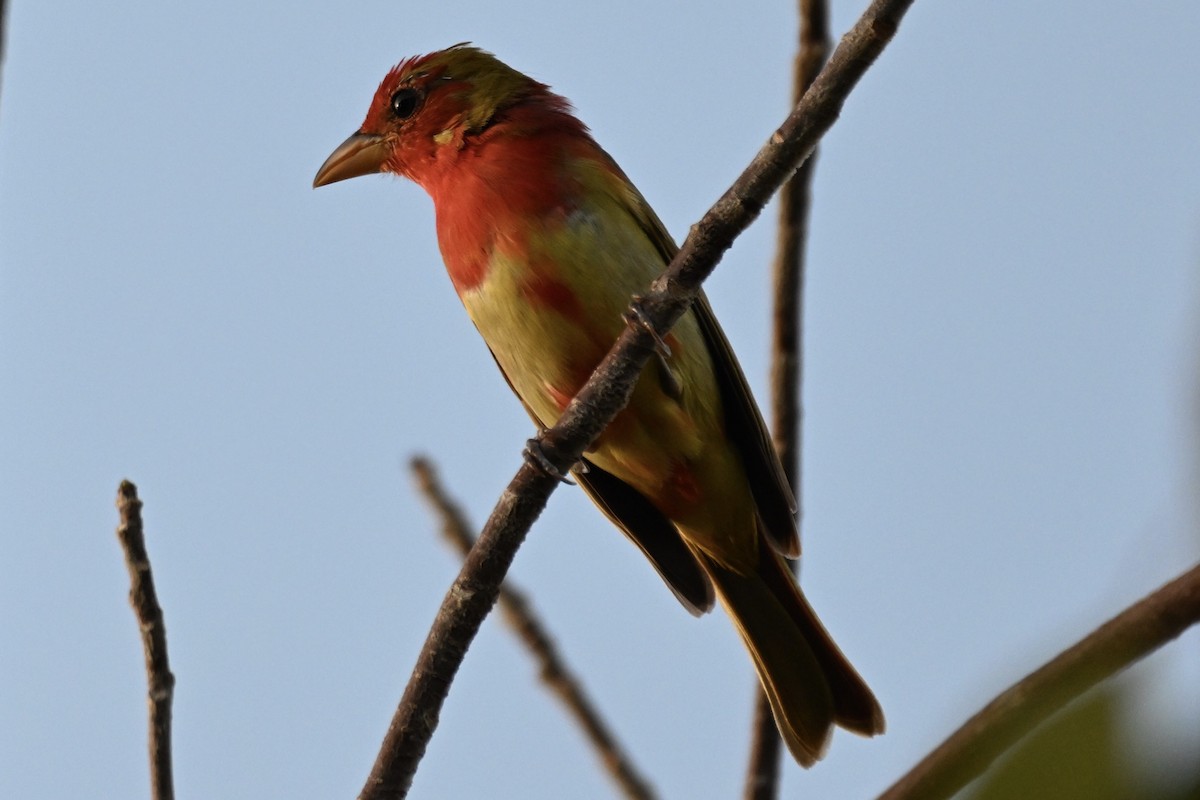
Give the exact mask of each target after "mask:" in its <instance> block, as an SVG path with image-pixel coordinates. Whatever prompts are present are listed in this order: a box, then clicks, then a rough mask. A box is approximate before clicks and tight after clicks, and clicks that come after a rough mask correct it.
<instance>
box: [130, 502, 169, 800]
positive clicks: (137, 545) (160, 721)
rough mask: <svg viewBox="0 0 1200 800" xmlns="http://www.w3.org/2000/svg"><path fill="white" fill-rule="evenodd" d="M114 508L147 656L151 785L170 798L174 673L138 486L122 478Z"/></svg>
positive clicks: (159, 798)
mask: <svg viewBox="0 0 1200 800" xmlns="http://www.w3.org/2000/svg"><path fill="white" fill-rule="evenodd" d="M117 510H118V511H119V512H120V514H121V524H120V525H119V526H117V538H118V539H119V540H120V541H121V548H122V549H123V550H124V551H125V565H126V566H127V567H128V568H129V583H130V589H129V604H130V605H131V606H133V613H134V614H135V615H136V616H137V621H138V630H139V631H141V634H142V650H143V652H144V654H145V657H146V681H147V683H148V684H149V696H148V698H147V702H148V705H149V707H150V786H151V792H152V795H151V796H152V797H153V798H154V800H172V798H174V797H175V789H174V787H173V786H172V779H171V700H172V699H173V698H174V696H175V676H174V675H172V674H171V665H170V662H169V661H168V660H167V628H166V624H165V623H164V622H163V613H162V608H161V607H160V606H159V605H158V595H157V593H156V592H155V591H154V575H153V574H151V572H150V556H148V555H147V554H146V539H145V537H144V535H143V532H142V501H141V500H139V499H138V496H137V487H136V486H134V485H133V484H132V483H131V482H129V481H121V485H120V486H119V487H118V488H117Z"/></svg>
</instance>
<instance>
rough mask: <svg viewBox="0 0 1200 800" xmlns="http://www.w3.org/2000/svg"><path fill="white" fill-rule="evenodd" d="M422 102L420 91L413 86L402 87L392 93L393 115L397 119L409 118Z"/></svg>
mask: <svg viewBox="0 0 1200 800" xmlns="http://www.w3.org/2000/svg"><path fill="white" fill-rule="evenodd" d="M420 104H421V93H420V92H418V91H417V90H416V89H413V88H411V87H408V88H404V89H401V90H400V91H398V92H396V93H395V94H394V95H392V116H393V117H395V118H396V119H408V118H409V117H411V116H412V115H413V114H414V113H415V112H416V110H417V106H419V105H420Z"/></svg>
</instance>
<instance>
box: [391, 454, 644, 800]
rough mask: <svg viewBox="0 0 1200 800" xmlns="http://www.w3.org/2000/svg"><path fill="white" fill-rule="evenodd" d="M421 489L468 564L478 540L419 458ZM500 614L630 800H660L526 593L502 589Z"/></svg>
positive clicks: (416, 461) (414, 465) (416, 460)
mask: <svg viewBox="0 0 1200 800" xmlns="http://www.w3.org/2000/svg"><path fill="white" fill-rule="evenodd" d="M410 466H411V467H412V471H413V476H414V477H415V478H416V480H417V486H418V487H419V488H420V490H421V493H422V494H423V495H425V498H426V500H428V501H429V504H430V505H431V506H433V508H434V510H435V511H436V512H437V514H438V516H439V517H440V518H441V520H442V535H443V536H444V537H445V539H446V540H447V541H448V542H449V543H450V545H451V546H452V547H454V549H455V550H457V551H458V553H459V555H460V556H462V557H463V558H466V556H467V553H469V552H470V551H471V547H472V545H474V544H475V536H474V535H473V534H472V533H471V526H470V525H469V524H468V523H467V519H466V516H465V515H464V514H463V512H462V509H461V508H460V507H459V506H458V504H457V503H455V502H454V501H453V500H452V499H451V498H450V497H449V496H448V495H447V494H446V492H445V490H444V489H443V488H442V486H441V484H440V482H439V481H438V478H437V473H436V472H435V471H434V468H433V465H432V464H430V463H429V461H428V460H427V459H425V458H421V457H417V458H414V459H413V460H412V462H411V464H410ZM498 603H499V606H500V614H501V616H502V617H503V618H504V621H505V622H506V623H508V626H509V627H510V628H512V630H513V632H514V633H515V634H516V635H517V638H518V639H520V640H521V642H522V643H523V644H524V645H525V647H527V648H528V649H529V652H530V653H532V654H533V657H534V659H535V660H536V661H537V663H538V665H539V667H540V675H541V679H542V681H543V682H544V683H545V684H546V686H547V687H548V688H549V689H550V691H551V692H553V693H554V694H555V695H556V696H557V697H558V699H559V700H560V701H561V702H562V704H563V705H564V706H566V708H567V712H568V713H569V714H570V715H571V717H573V718H574V720H575V722H576V723H577V724H578V725H579V727H580V728H581V729H583V733H584V735H585V736H586V737H587V740H588V742H589V743H590V744H591V745H592V747H593V748H594V749H595V751H596V753H597V755H599V757H600V762H601V763H602V764H603V765H604V768H605V770H606V771H607V772H608V773H609V775H610V776H611V777H612V779H613V780H614V781H615V782H616V784H617V786H619V787H620V789H621V792H622V793H623V794H624V795H625V797H627V798H629V800H654V797H655V794H654V790H653V789H652V788H651V787H650V783H649V782H648V781H647V780H646V779H645V778H644V777H642V776H641V774H639V772H638V770H637V768H636V767H635V766H634V765H633V762H632V761H631V760H630V759H629V757H628V756H627V755H626V754H625V751H624V749H623V748H622V747H621V745H620V744H618V743H617V739H616V736H615V735H614V734H613V733H612V731H611V730H609V727H608V725H607V724H606V723H605V722H604V719H603V718H602V717H601V716H600V712H599V711H598V710H596V707H595V705H594V704H593V703H592V701H591V699H589V698H588V696H587V692H585V691H584V689H583V685H582V684H581V683H580V682H579V679H578V678H577V677H575V675H574V674H573V673H572V672H571V670H570V669H569V668H568V667H567V665H566V663H565V662H564V661H563V659H562V657H561V656H560V655H559V653H558V648H556V647H555V645H554V640H553V638H552V637H551V636H550V634H549V632H548V631H547V630H546V627H545V625H543V624H542V622H541V620H539V619H538V618H537V616H536V615H535V614H534V612H533V608H532V606H531V605H530V603H529V601H528V600H527V599H526V597H525V595H524V593H522V592H520V591H518V590H517V589H515V588H513V587H512V585H511V583H510V582H508V581H506V582H505V583H503V584H501V586H500V599H499V601H498Z"/></svg>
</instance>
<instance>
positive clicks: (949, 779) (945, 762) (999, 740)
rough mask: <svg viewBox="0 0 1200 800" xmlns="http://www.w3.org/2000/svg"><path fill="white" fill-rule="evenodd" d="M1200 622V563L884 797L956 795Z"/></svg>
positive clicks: (965, 729)
mask: <svg viewBox="0 0 1200 800" xmlns="http://www.w3.org/2000/svg"><path fill="white" fill-rule="evenodd" d="M1197 622H1200V564H1197V565H1196V566H1194V567H1192V568H1191V569H1190V570H1188V571H1187V572H1185V573H1184V574H1183V575H1181V576H1179V577H1178V578H1176V579H1175V580H1173V581H1171V582H1170V583H1168V584H1166V585H1165V586H1163V587H1161V588H1159V589H1158V590H1157V591H1155V592H1154V593H1152V594H1150V595H1148V596H1147V597H1145V598H1143V599H1142V600H1140V601H1138V602H1137V603H1135V604H1134V605H1132V606H1130V607H1129V608H1127V609H1126V610H1125V611H1122V612H1121V613H1120V614H1118V615H1117V616H1115V617H1113V618H1112V619H1110V620H1109V621H1108V622H1106V623H1104V624H1103V625H1101V626H1100V627H1099V628H1097V629H1096V630H1095V631H1093V632H1092V633H1091V634H1089V635H1088V636H1086V637H1085V638H1084V639H1083V640H1081V641H1080V642H1079V643H1078V644H1076V645H1075V646H1074V647H1071V648H1070V649H1068V650H1065V651H1064V652H1062V653H1060V654H1059V655H1058V656H1057V657H1055V658H1054V659H1053V660H1052V661H1050V662H1049V663H1047V664H1046V665H1045V666H1043V667H1041V668H1040V669H1038V670H1037V671H1036V672H1033V673H1031V674H1029V675H1027V676H1026V677H1025V678H1022V679H1021V680H1020V681H1018V682H1017V683H1016V684H1014V685H1013V686H1011V687H1009V688H1008V689H1007V690H1005V691H1004V692H1003V693H1002V694H1001V695H1000V696H998V697H997V698H996V699H995V700H993V701H992V702H990V703H988V704H987V705H986V706H984V707H983V709H982V710H981V711H980V712H979V713H978V714H976V715H975V716H973V717H971V718H970V719H969V720H967V721H966V723H965V724H964V725H963V726H962V727H961V728H959V729H958V730H957V731H955V732H954V733H953V734H952V735H951V736H950V738H949V739H947V740H946V741H944V742H942V744H940V745H939V746H938V747H937V749H935V750H934V751H933V752H932V753H930V754H929V755H928V756H926V757H925V759H924V760H923V761H921V763H919V764H917V766H915V767H914V768H913V769H912V770H911V771H910V772H909V773H908V774H907V775H905V776H904V777H903V778H901V779H900V780H899V781H897V782H896V783H895V784H894V785H892V787H891V788H889V789H888V790H887V791H886V792H884V793H883V794H881V795H880V796H879V800H916V799H917V798H920V800H938V798H947V797H951V796H953V795H954V794H955V793H956V792H958V790H960V789H962V788H963V787H964V786H966V785H967V784H968V783H970V782H971V781H972V780H974V779H975V778H976V777H978V776H979V775H980V774H981V773H982V772H983V771H984V770H985V769H987V768H988V766H989V765H990V764H991V763H992V762H993V761H995V760H996V759H997V758H998V757H999V756H1000V755H1001V754H1002V753H1004V751H1005V750H1007V749H1008V748H1010V747H1012V746H1013V745H1014V744H1016V742H1017V741H1018V740H1020V738H1021V737H1022V736H1024V735H1025V734H1027V733H1029V732H1030V731H1031V730H1033V729H1034V728H1035V727H1037V725H1038V724H1039V723H1041V722H1042V721H1043V720H1045V719H1046V718H1047V717H1049V716H1050V715H1051V714H1053V713H1054V712H1055V711H1058V710H1059V709H1060V708H1062V707H1063V706H1065V705H1066V704H1067V703H1069V702H1070V701H1071V700H1073V699H1075V698H1076V697H1078V696H1079V695H1081V694H1083V692H1085V691H1086V690H1087V689H1090V688H1091V687H1092V686H1095V685H1096V684H1097V683H1099V682H1100V681H1102V680H1104V679H1105V678H1107V677H1109V676H1111V675H1113V674H1115V673H1116V672H1118V671H1119V670H1122V669H1124V668H1125V667H1127V666H1129V665H1130V664H1132V663H1133V662H1135V661H1137V660H1138V659H1141V658H1143V657H1145V656H1147V655H1149V654H1150V653H1151V652H1153V651H1154V650H1157V649H1158V648H1159V647H1161V646H1162V645H1164V644H1166V643H1167V642H1169V641H1171V640H1172V639H1174V638H1175V637H1177V636H1179V635H1180V634H1181V633H1183V632H1184V631H1185V630H1186V629H1187V628H1188V627H1190V626H1192V625H1195V624H1196V623H1197Z"/></svg>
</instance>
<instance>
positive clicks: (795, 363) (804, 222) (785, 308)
mask: <svg viewBox="0 0 1200 800" xmlns="http://www.w3.org/2000/svg"><path fill="white" fill-rule="evenodd" d="M828 57H829V8H828V6H827V4H826V2H825V0H800V45H799V49H798V50H797V52H796V58H795V61H794V63H793V71H792V105H793V106H795V105H796V104H798V103H799V102H800V100H801V98H802V97H803V96H804V93H805V92H806V91H808V87H809V86H811V85H812V83H813V81H814V80H816V78H817V75H818V74H819V73H820V71H821V68H822V67H823V66H825V60H826V59H827V58H828ZM816 155H817V153H816V150H815V149H814V150H813V153H812V155H810V156H809V157H808V159H807V160H805V162H804V163H803V164H801V165H800V167H799V168H798V169H797V170H796V172H795V173H794V174H793V175H792V177H791V178H789V179H788V181H787V183H785V184H784V185H783V189H782V191H780V193H779V236H778V240H777V243H776V251H775V265H774V269H773V270H772V272H773V278H772V283H773V291H772V293H771V294H772V297H773V298H774V304H775V307H774V312H773V314H772V318H773V324H772V335H771V338H772V341H771V428H772V431H773V434H774V440H775V450H776V451H777V452H778V453H779V460H780V461H781V462H782V463H783V471H784V473H785V474H786V475H787V478H788V483H790V484H791V486H792V491H793V492H794V493H795V496H796V508H797V515H798V516H802V515H803V511H802V505H801V492H800V489H801V483H800V480H801V473H800V463H801V461H800V458H801V454H802V451H801V441H802V439H801V434H802V431H801V427H800V426H801V422H802V414H803V412H802V408H801V403H800V382H801V379H802V377H803V365H804V348H803V342H804V245H805V240H806V239H807V237H808V209H809V198H810V193H811V187H812V175H813V169H814V167H815V165H816ZM781 744H782V740H781V739H780V738H779V732H778V730H777V729H776V727H775V717H774V715H773V714H772V713H771V704H770V702H768V700H767V696H766V694H765V693H764V692H763V691H762V688H761V687H757V686H756V689H755V701H754V722H753V723H752V727H751V739H750V761H749V764H748V767H747V770H746V784H745V787H744V788H743V790H742V796H743V797H744V798H746V800H773V798H775V797H777V796H778V795H779V760H780V759H779V756H780V751H781V747H780V745H781Z"/></svg>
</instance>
